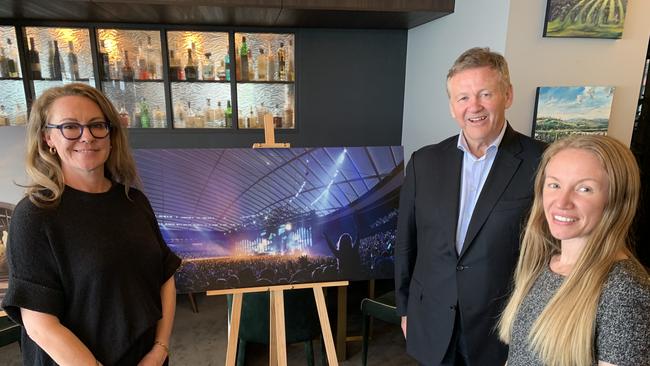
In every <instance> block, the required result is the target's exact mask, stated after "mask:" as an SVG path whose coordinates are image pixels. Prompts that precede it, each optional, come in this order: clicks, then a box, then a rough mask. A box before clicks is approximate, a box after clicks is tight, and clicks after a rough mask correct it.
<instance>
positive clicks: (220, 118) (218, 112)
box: [214, 101, 226, 127]
mask: <svg viewBox="0 0 650 366" xmlns="http://www.w3.org/2000/svg"><path fill="white" fill-rule="evenodd" d="M225 117H226V115H225V112H224V110H223V108H221V102H220V101H218V102H217V108H216V109H215V110H214V122H215V125H216V126H217V127H225V126H226V120H225Z"/></svg>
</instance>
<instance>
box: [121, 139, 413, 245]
mask: <svg viewBox="0 0 650 366" xmlns="http://www.w3.org/2000/svg"><path fill="white" fill-rule="evenodd" d="M134 154H135V158H136V162H137V165H138V172H139V173H140V176H141V177H142V180H143V183H144V190H145V193H146V194H147V197H148V198H149V200H150V202H151V205H152V206H153V209H154V211H155V212H156V215H157V217H158V221H159V223H160V224H161V225H162V226H163V227H166V228H167V229H171V230H173V229H186V230H188V229H189V230H194V229H196V230H202V229H206V228H209V229H211V230H219V231H224V232H226V231H233V230H239V229H242V228H245V229H252V228H257V227H264V226H268V224H269V220H271V221H272V222H277V223H278V224H284V223H285V222H289V221H291V220H294V219H296V218H300V217H304V216H307V215H312V214H316V215H318V216H325V215H328V214H330V213H332V212H335V211H337V210H339V209H341V208H343V207H347V206H349V205H350V204H351V203H353V202H354V201H355V200H357V199H359V198H360V197H362V196H363V195H364V194H366V193H367V192H369V191H370V190H372V189H373V188H374V187H376V186H377V185H378V184H379V183H380V182H381V181H382V180H383V179H384V178H386V177H388V176H390V175H391V173H394V172H395V170H396V168H398V167H399V168H400V169H401V168H402V166H401V165H402V164H403V161H404V157H403V150H402V147H399V146H396V147H348V148H343V147H332V148H291V149H139V150H135V152H134ZM400 174H401V172H400Z"/></svg>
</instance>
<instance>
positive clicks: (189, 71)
mask: <svg viewBox="0 0 650 366" xmlns="http://www.w3.org/2000/svg"><path fill="white" fill-rule="evenodd" d="M197 77H198V70H197V67H196V65H195V64H194V60H193V59H192V49H191V48H188V49H187V65H185V79H186V80H196V79H197Z"/></svg>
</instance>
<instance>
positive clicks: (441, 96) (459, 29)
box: [402, 0, 521, 159]
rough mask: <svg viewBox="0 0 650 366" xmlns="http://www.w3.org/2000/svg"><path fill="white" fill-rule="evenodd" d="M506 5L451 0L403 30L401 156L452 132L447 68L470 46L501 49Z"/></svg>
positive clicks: (495, 0)
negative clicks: (443, 11)
mask: <svg viewBox="0 0 650 366" xmlns="http://www.w3.org/2000/svg"><path fill="white" fill-rule="evenodd" d="M515 2H516V1H515ZM520 2H521V1H520ZM509 7H510V0H456V9H455V12H454V13H453V14H450V15H447V16H445V17H442V18H440V19H437V20H434V21H432V22H429V23H427V24H423V25H421V26H419V27H416V28H413V29H411V30H409V32H408V46H407V51H406V83H405V91H404V122H403V129H402V145H404V154H405V155H404V156H405V157H406V159H409V158H410V156H411V153H412V152H413V151H415V150H417V149H418V148H420V147H422V146H424V145H429V144H432V143H436V142H439V141H441V140H443V139H445V138H446V137H449V136H451V135H455V134H457V133H458V131H459V128H458V125H457V124H456V122H455V121H454V120H453V119H452V118H451V116H450V114H449V104H448V102H447V92H446V89H445V88H446V77H447V71H448V70H449V68H450V67H451V65H452V64H453V63H454V60H455V59H456V58H457V57H458V56H459V55H460V54H461V53H462V52H463V51H465V50H466V49H468V48H471V47H476V46H481V47H486V46H487V47H490V48H491V49H492V50H494V51H497V52H501V53H503V52H505V50H506V30H507V24H508V9H509Z"/></svg>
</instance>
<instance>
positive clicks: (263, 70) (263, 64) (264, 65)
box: [257, 48, 269, 80]
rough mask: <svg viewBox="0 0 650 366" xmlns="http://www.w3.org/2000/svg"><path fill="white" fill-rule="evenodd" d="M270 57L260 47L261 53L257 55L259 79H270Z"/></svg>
mask: <svg viewBox="0 0 650 366" xmlns="http://www.w3.org/2000/svg"><path fill="white" fill-rule="evenodd" d="M268 72H269V59H268V57H267V56H266V55H265V54H264V49H263V48H260V55H259V56H257V80H268Z"/></svg>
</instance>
